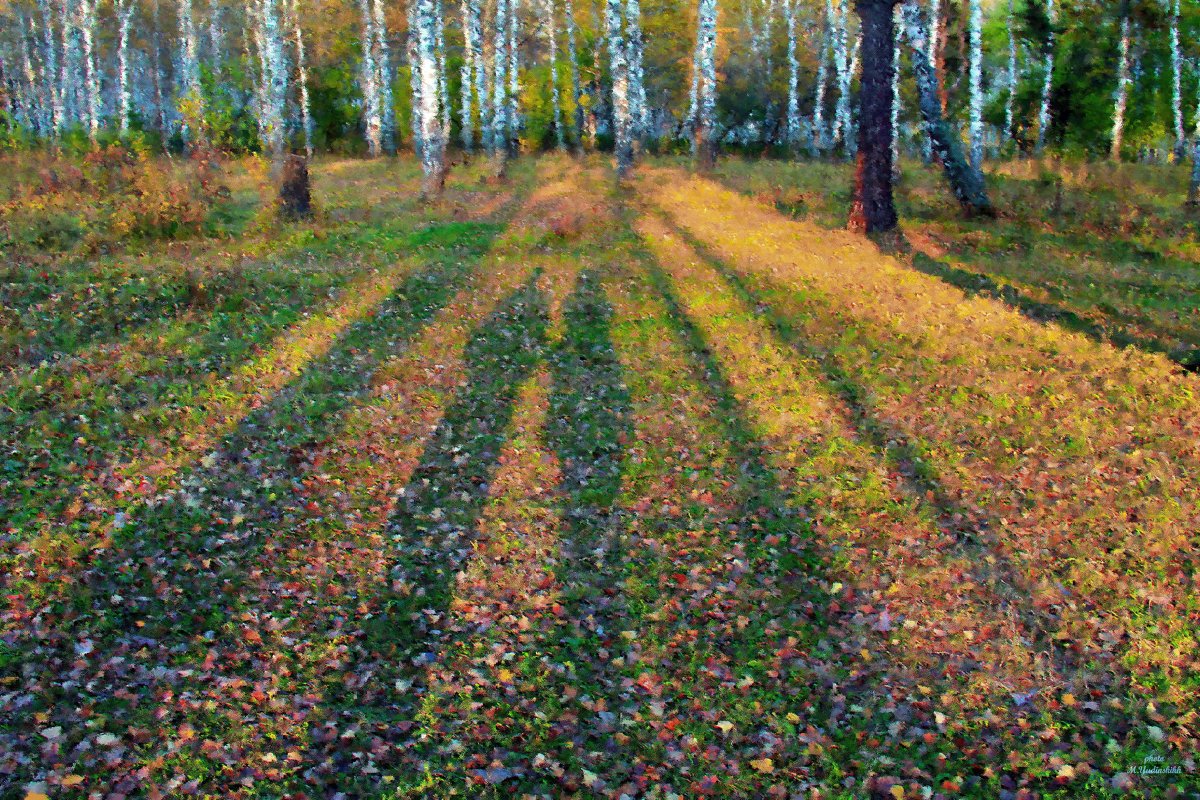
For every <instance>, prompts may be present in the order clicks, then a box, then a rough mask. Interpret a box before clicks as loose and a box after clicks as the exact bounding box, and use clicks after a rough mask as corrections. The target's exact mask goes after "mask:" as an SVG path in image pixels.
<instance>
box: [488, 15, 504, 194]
mask: <svg viewBox="0 0 1200 800" xmlns="http://www.w3.org/2000/svg"><path fill="white" fill-rule="evenodd" d="M508 13H509V5H508V0H496V10H495V14H494V15H493V20H492V27H493V41H492V107H491V131H490V136H489V143H490V149H491V157H492V171H493V173H494V175H495V176H496V177H503V176H504V171H505V169H506V166H507V161H508V114H507V112H506V108H507V106H508V79H507V72H508V57H507V52H506V51H507V49H508V48H507V47H506V44H507V42H508Z"/></svg>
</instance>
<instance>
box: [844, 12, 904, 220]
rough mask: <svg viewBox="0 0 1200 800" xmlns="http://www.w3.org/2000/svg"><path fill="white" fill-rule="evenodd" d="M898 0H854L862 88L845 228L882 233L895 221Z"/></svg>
mask: <svg viewBox="0 0 1200 800" xmlns="http://www.w3.org/2000/svg"><path fill="white" fill-rule="evenodd" d="M896 2H897V0H856V2H855V10H856V11H857V12H858V16H859V19H860V20H861V21H862V37H863V46H862V89H861V90H860V92H859V98H860V101H859V102H860V119H859V132H858V170H857V175H856V177H855V181H854V207H853V210H852V211H851V214H850V227H851V228H852V229H855V230H861V231H865V232H866V233H883V232H886V231H890V230H893V229H894V228H895V227H896V225H897V222H898V220H897V218H896V207H895V204H894V202H893V198H892V167H893V163H894V162H893V151H892V142H893V136H894V131H893V127H892V112H893V109H894V107H895V102H894V94H893V91H892V77H893V75H894V74H895V70H896V63H895V53H896V50H895V45H896V29H895V14H894V9H895V6H896Z"/></svg>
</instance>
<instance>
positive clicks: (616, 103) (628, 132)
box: [604, 0, 633, 180]
mask: <svg viewBox="0 0 1200 800" xmlns="http://www.w3.org/2000/svg"><path fill="white" fill-rule="evenodd" d="M622 23H623V20H622V8H621V0H605V2H604V28H605V32H606V34H607V37H608V58H609V64H610V65H611V66H610V69H611V73H612V105H613V134H614V140H615V141H614V147H615V150H616V153H615V155H616V160H617V178H618V179H619V180H624V179H626V178H628V177H629V173H630V172H631V171H632V170H633V118H632V116H631V114H630V108H629V63H628V61H627V55H628V52H627V49H626V44H625V32H624V30H623V28H624V26H623V24H622Z"/></svg>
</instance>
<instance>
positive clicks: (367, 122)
mask: <svg viewBox="0 0 1200 800" xmlns="http://www.w3.org/2000/svg"><path fill="white" fill-rule="evenodd" d="M358 10H359V14H360V16H361V17H362V63H361V64H360V66H359V81H360V82H361V84H362V85H361V88H362V95H363V128H364V130H363V133H364V135H365V138H366V140H367V154H368V155H369V156H370V157H371V158H378V157H379V156H380V154H381V153H382V152H383V111H382V108H381V107H380V103H379V68H378V66H376V64H375V53H376V50H377V49H378V48H377V46H376V44H375V23H374V20H373V19H372V14H371V0H358Z"/></svg>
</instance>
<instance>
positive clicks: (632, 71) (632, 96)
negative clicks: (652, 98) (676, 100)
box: [625, 0, 650, 142]
mask: <svg viewBox="0 0 1200 800" xmlns="http://www.w3.org/2000/svg"><path fill="white" fill-rule="evenodd" d="M625 40H626V47H627V48H628V50H629V59H628V64H629V113H630V115H631V118H632V120H633V137H634V139H635V140H636V141H638V142H642V141H645V139H646V137H647V136H648V135H649V133H650V116H649V110H648V109H647V108H646V76H645V66H644V61H645V42H644V37H643V35H642V6H641V0H625Z"/></svg>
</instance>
